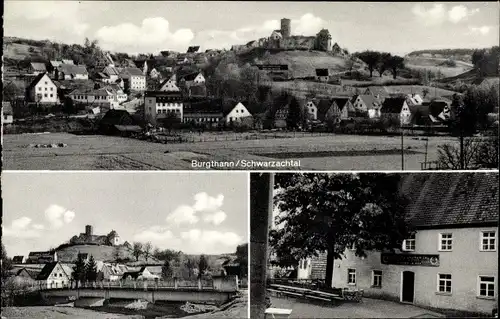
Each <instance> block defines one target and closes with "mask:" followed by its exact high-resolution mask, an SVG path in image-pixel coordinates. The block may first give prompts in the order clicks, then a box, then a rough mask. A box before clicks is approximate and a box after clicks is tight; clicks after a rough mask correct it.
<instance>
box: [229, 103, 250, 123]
mask: <svg viewBox="0 0 500 319" xmlns="http://www.w3.org/2000/svg"><path fill="white" fill-rule="evenodd" d="M251 116H252V114H251V113H250V112H249V111H248V109H247V108H246V107H245V106H244V105H243V104H242V103H241V102H239V103H238V104H236V106H235V107H233V109H232V110H231V111H229V112H228V113H227V114H226V116H225V117H224V119H225V121H226V123H236V122H241V121H242V119H243V118H246V117H251Z"/></svg>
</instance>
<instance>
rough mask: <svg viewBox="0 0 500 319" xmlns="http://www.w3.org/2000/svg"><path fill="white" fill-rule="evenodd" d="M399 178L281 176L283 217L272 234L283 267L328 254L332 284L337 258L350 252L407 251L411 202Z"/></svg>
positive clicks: (279, 197)
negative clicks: (406, 214)
mask: <svg viewBox="0 0 500 319" xmlns="http://www.w3.org/2000/svg"><path fill="white" fill-rule="evenodd" d="M399 182H400V176H399V175H395V174H276V179H275V191H276V195H275V198H274V202H275V207H276V208H278V209H279V211H280V212H281V213H280V214H279V215H278V216H277V217H276V227H275V229H273V230H271V232H270V243H271V246H272V250H273V252H274V253H275V255H276V257H277V263H278V264H279V265H280V266H284V267H289V266H293V267H295V266H296V265H297V263H298V261H299V260H301V259H304V258H309V257H311V256H317V255H318V254H319V253H322V252H327V256H328V257H327V258H328V259H327V265H326V278H325V280H326V284H327V285H329V286H331V284H332V276H333V262H334V259H341V258H342V255H343V253H344V251H345V249H346V248H347V247H351V246H352V245H355V247H356V255H357V256H365V255H366V251H369V250H384V249H394V248H398V247H401V246H400V245H401V241H402V240H403V239H404V238H406V237H407V236H408V234H409V228H408V226H407V225H406V223H405V222H404V216H403V209H404V205H405V200H404V198H403V197H401V196H400V192H399Z"/></svg>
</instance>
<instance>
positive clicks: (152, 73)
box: [149, 68, 161, 79]
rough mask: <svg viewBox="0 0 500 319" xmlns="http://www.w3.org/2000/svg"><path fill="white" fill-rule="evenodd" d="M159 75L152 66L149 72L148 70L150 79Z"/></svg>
mask: <svg viewBox="0 0 500 319" xmlns="http://www.w3.org/2000/svg"><path fill="white" fill-rule="evenodd" d="M160 75H161V74H160V72H158V71H157V70H156V68H153V69H152V70H151V72H149V76H150V77H151V78H152V79H157V78H159V77H160Z"/></svg>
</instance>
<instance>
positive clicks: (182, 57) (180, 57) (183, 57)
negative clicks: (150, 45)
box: [176, 53, 189, 65]
mask: <svg viewBox="0 0 500 319" xmlns="http://www.w3.org/2000/svg"><path fill="white" fill-rule="evenodd" d="M188 63H189V60H188V57H187V55H186V54H185V53H181V54H179V55H177V58H176V64H177V65H182V64H188Z"/></svg>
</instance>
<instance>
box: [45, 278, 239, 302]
mask: <svg viewBox="0 0 500 319" xmlns="http://www.w3.org/2000/svg"><path fill="white" fill-rule="evenodd" d="M237 292H238V278H237V277H236V276H224V277H222V276H221V277H214V278H212V279H211V280H209V281H204V280H201V279H198V280H193V281H184V284H181V283H180V282H177V281H174V282H173V283H172V281H167V282H164V281H129V282H93V283H85V284H79V285H77V284H76V283H71V284H69V285H66V286H62V287H61V286H60V287H52V286H45V287H40V293H41V295H42V297H44V298H50V297H68V299H71V300H75V299H79V298H103V299H105V300H108V299H133V300H137V299H142V300H147V301H149V302H155V301H179V302H185V301H189V302H193V303H197V302H201V303H214V304H220V303H224V302H226V301H228V300H229V299H230V298H232V297H233V296H235V295H236V293H237Z"/></svg>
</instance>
